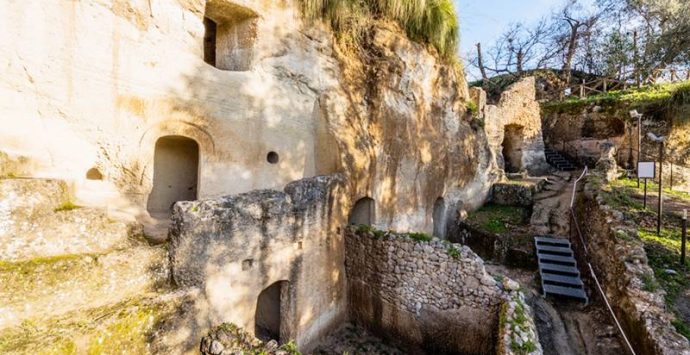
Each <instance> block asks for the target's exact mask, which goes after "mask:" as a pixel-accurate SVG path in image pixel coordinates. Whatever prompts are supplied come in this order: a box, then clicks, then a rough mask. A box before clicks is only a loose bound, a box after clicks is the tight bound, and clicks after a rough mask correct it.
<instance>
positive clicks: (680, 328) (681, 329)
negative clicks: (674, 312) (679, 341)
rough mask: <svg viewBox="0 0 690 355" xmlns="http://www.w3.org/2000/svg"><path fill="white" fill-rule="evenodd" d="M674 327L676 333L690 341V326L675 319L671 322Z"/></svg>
mask: <svg viewBox="0 0 690 355" xmlns="http://www.w3.org/2000/svg"><path fill="white" fill-rule="evenodd" d="M671 324H673V326H674V327H675V328H676V331H677V332H678V333H680V334H681V335H682V336H684V337H686V338H688V339H690V326H688V325H687V324H685V323H683V321H681V320H678V319H675V320H673V321H672V322H671Z"/></svg>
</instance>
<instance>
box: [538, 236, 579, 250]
mask: <svg viewBox="0 0 690 355" xmlns="http://www.w3.org/2000/svg"><path fill="white" fill-rule="evenodd" d="M534 241H535V242H537V248H539V246H540V245H550V246H559V247H566V248H570V242H569V241H568V240H567V239H556V238H551V237H534Z"/></svg>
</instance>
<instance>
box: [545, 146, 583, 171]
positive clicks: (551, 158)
mask: <svg viewBox="0 0 690 355" xmlns="http://www.w3.org/2000/svg"><path fill="white" fill-rule="evenodd" d="M544 155H546V162H547V163H549V164H550V165H552V166H553V167H555V168H556V169H558V170H560V171H573V170H575V169H577V167H576V166H575V164H574V163H573V162H572V161H570V160H569V159H568V158H566V157H565V156H564V155H563V154H561V153H560V152H558V151H555V150H553V149H549V148H546V149H545V150H544Z"/></svg>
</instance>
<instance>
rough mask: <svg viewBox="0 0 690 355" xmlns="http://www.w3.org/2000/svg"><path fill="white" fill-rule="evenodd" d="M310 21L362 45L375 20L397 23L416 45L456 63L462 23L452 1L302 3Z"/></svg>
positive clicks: (322, 0)
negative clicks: (364, 35)
mask: <svg viewBox="0 0 690 355" xmlns="http://www.w3.org/2000/svg"><path fill="white" fill-rule="evenodd" d="M300 3H301V10H302V13H303V14H304V16H305V17H306V18H307V19H310V20H324V21H326V22H328V23H329V24H330V25H331V27H332V28H333V30H334V31H335V32H336V34H338V36H339V37H340V38H341V39H345V40H347V41H352V42H355V43H357V42H359V41H360V40H361V38H362V36H363V34H364V33H366V31H367V30H368V29H369V28H370V26H371V24H372V23H373V21H375V20H390V21H395V22H397V23H398V24H399V25H400V27H402V28H403V29H404V30H405V32H406V33H407V35H408V37H410V38H411V39H413V40H415V41H419V42H423V43H427V44H430V45H431V46H433V47H434V48H436V50H437V51H438V52H439V54H440V55H441V57H442V58H444V59H449V60H455V59H456V50H457V46H458V42H459V23H458V19H457V15H456V13H455V7H454V6H453V2H452V1H451V0H369V1H366V0H301V1H300Z"/></svg>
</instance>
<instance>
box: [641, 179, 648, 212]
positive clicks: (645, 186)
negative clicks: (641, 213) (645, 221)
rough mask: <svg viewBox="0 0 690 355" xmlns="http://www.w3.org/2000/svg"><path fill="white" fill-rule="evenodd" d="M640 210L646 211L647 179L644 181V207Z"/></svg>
mask: <svg viewBox="0 0 690 355" xmlns="http://www.w3.org/2000/svg"><path fill="white" fill-rule="evenodd" d="M642 206H643V208H642V209H645V210H646V209H647V178H645V179H644V205H642Z"/></svg>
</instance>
